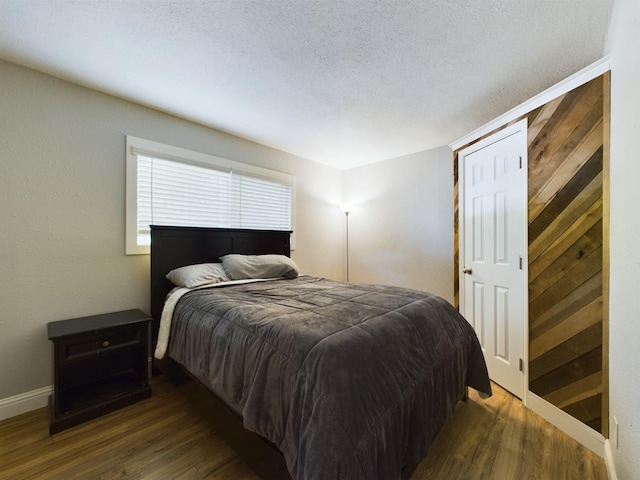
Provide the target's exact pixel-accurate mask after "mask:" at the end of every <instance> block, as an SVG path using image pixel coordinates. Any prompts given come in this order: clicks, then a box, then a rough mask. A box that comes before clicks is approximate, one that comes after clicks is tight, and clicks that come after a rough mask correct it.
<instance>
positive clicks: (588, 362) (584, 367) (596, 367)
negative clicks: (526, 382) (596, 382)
mask: <svg viewBox="0 0 640 480" xmlns="http://www.w3.org/2000/svg"><path fill="white" fill-rule="evenodd" d="M601 354H602V349H601V348H600V347H598V348H596V349H594V350H592V351H590V352H585V353H584V355H582V356H580V357H579V358H577V359H575V360H573V361H572V362H571V363H568V364H566V365H563V366H562V367H560V368H558V369H556V370H554V371H553V372H551V373H549V374H547V375H545V376H544V377H541V378H539V379H537V380H535V381H534V382H531V385H530V388H531V391H532V392H534V393H535V394H537V395H539V396H541V397H543V398H546V397H547V396H548V395H549V394H551V393H553V392H555V391H557V390H560V389H562V388H564V387H566V386H567V385H570V384H572V383H574V382H578V381H580V380H582V379H584V378H585V377H588V376H589V375H593V374H595V373H598V372H601V371H602V361H601V358H600V355H601ZM600 391H602V390H600Z"/></svg>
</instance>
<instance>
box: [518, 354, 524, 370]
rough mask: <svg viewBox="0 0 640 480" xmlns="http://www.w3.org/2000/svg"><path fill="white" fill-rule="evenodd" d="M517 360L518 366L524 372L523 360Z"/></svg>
mask: <svg viewBox="0 0 640 480" xmlns="http://www.w3.org/2000/svg"><path fill="white" fill-rule="evenodd" d="M519 360H520V361H519V362H518V367H519V368H520V371H521V372H522V373H524V360H523V359H521V358H520V359H519Z"/></svg>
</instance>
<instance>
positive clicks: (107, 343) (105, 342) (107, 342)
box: [102, 340, 109, 348]
mask: <svg viewBox="0 0 640 480" xmlns="http://www.w3.org/2000/svg"><path fill="white" fill-rule="evenodd" d="M102 346H103V347H105V348H107V347H108V346H109V340H105V341H103V342H102Z"/></svg>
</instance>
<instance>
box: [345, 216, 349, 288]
mask: <svg viewBox="0 0 640 480" xmlns="http://www.w3.org/2000/svg"><path fill="white" fill-rule="evenodd" d="M344 221H345V224H346V230H347V238H346V240H347V282H348V281H349V212H348V211H345V212H344Z"/></svg>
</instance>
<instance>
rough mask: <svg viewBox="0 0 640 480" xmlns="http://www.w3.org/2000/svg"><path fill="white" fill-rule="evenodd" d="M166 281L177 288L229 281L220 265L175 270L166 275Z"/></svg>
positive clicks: (190, 266) (209, 264)
mask: <svg viewBox="0 0 640 480" xmlns="http://www.w3.org/2000/svg"><path fill="white" fill-rule="evenodd" d="M167 279H169V280H170V281H171V283H173V284H174V285H177V286H178V287H186V288H194V287H199V286H200V285H209V284H214V283H220V282H228V281H229V280H231V279H230V278H229V277H228V276H227V274H226V273H225V271H224V267H223V266H222V264H221V263H198V264H196V265H187V266H184V267H180V268H176V269H174V270H171V271H170V272H169V273H167Z"/></svg>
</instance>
